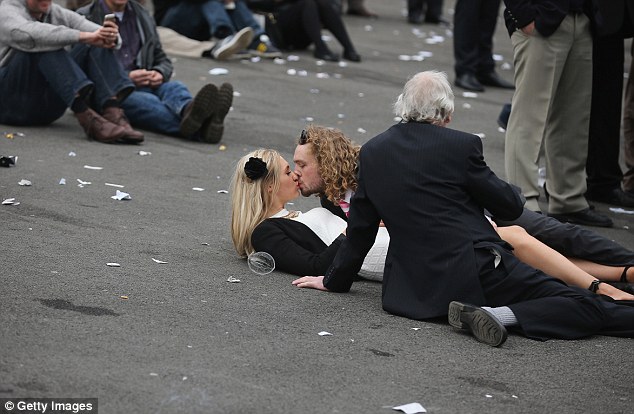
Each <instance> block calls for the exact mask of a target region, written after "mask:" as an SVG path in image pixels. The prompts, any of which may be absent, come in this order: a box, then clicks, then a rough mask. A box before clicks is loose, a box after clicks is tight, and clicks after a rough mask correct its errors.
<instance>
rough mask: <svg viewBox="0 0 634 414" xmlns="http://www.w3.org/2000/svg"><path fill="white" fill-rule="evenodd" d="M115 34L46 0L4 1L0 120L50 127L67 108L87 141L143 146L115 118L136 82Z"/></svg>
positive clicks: (137, 134) (120, 119)
mask: <svg viewBox="0 0 634 414" xmlns="http://www.w3.org/2000/svg"><path fill="white" fill-rule="evenodd" d="M118 35H119V31H118V28H117V26H116V24H114V23H111V22H106V23H104V25H103V26H99V25H98V24H95V23H93V22H89V21H87V20H86V19H84V18H83V17H82V16H80V15H78V14H77V13H75V12H73V11H70V10H68V9H65V8H63V7H61V6H59V5H56V4H53V3H52V1H51V0H3V1H2V2H1V3H0V96H2V99H0V123H3V124H10V125H48V124H50V123H52V122H53V121H55V120H56V119H58V118H60V117H61V116H62V115H63V114H64V112H66V109H68V108H70V109H71V110H72V111H73V112H74V113H75V116H76V117H77V120H78V121H79V124H80V125H81V126H82V128H83V129H84V131H85V133H86V135H87V136H88V138H90V139H93V140H95V141H98V142H104V143H140V142H142V141H143V134H142V133H140V132H138V131H135V130H133V129H132V127H131V126H130V124H129V123H127V122H126V120H125V118H124V117H121V116H120V114H121V108H120V106H121V104H122V102H124V101H125V99H126V98H127V97H128V95H129V94H130V93H131V92H132V91H133V90H134V85H133V84H132V82H130V80H129V79H128V77H127V76H126V74H125V73H124V72H123V70H122V69H121V67H120V66H119V63H118V62H117V60H116V58H115V56H114V54H113V53H112V50H111V49H113V48H114V47H115V46H117V45H118V44H119V45H120V38H119V36H118ZM67 46H72V49H71V50H70V51H67V50H66V49H65V48H66V47H67Z"/></svg>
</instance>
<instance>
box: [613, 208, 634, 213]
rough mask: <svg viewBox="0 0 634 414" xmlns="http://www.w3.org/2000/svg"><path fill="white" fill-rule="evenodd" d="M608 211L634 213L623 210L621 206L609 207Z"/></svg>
mask: <svg viewBox="0 0 634 414" xmlns="http://www.w3.org/2000/svg"><path fill="white" fill-rule="evenodd" d="M610 211H611V212H613V213H619V214H634V211H632V210H625V209H623V208H621V207H610Z"/></svg>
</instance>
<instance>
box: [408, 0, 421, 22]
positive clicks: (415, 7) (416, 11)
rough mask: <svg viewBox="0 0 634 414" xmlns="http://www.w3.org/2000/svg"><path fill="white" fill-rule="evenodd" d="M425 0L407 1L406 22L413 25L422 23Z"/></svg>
mask: <svg viewBox="0 0 634 414" xmlns="http://www.w3.org/2000/svg"><path fill="white" fill-rule="evenodd" d="M424 2H425V0H407V21H408V22H410V23H414V24H420V23H422V22H423V3H424Z"/></svg>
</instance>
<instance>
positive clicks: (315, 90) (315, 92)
mask: <svg viewBox="0 0 634 414" xmlns="http://www.w3.org/2000/svg"><path fill="white" fill-rule="evenodd" d="M310 93H314V94H318V93H319V89H317V88H313V89H311V90H310Z"/></svg>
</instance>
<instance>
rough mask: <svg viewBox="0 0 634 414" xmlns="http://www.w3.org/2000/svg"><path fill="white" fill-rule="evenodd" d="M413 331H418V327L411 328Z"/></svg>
mask: <svg viewBox="0 0 634 414" xmlns="http://www.w3.org/2000/svg"><path fill="white" fill-rule="evenodd" d="M412 330H413V331H419V330H420V328H412Z"/></svg>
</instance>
